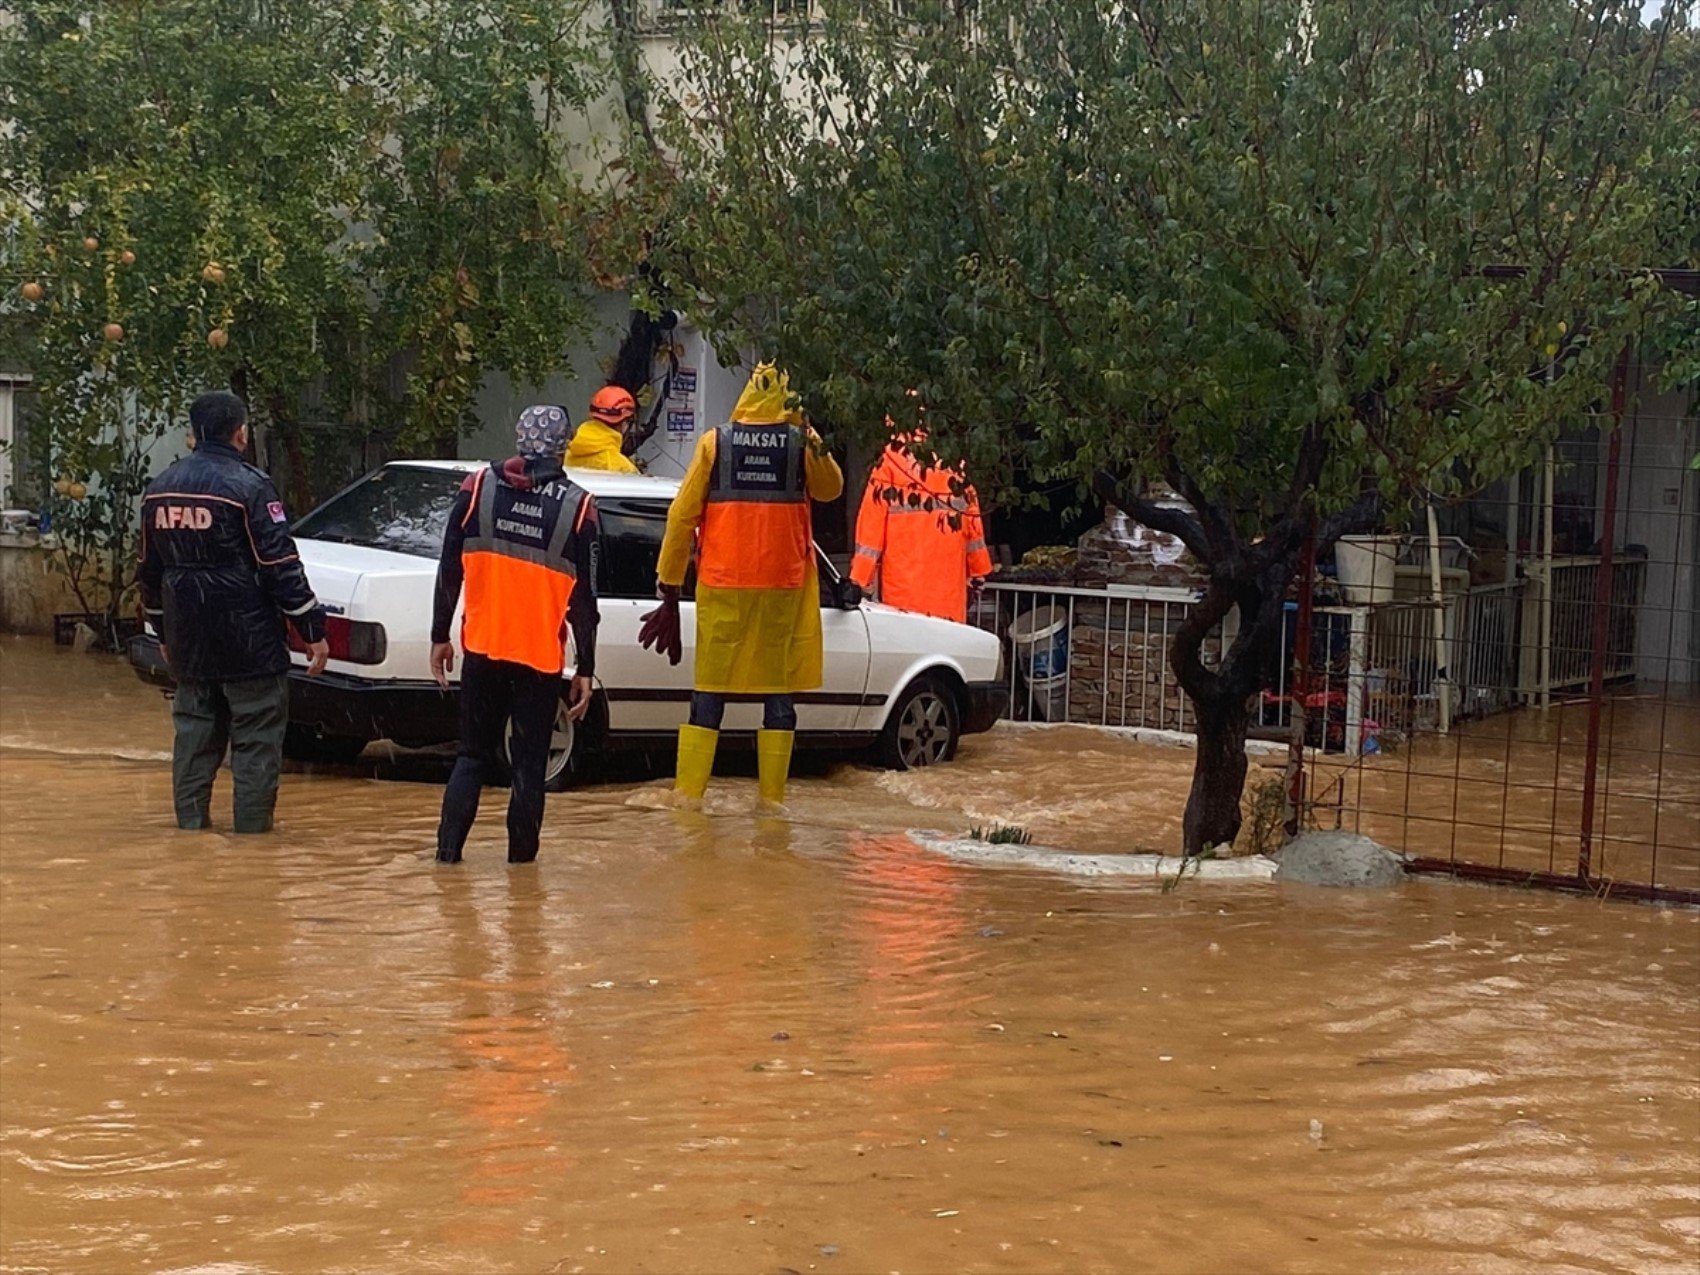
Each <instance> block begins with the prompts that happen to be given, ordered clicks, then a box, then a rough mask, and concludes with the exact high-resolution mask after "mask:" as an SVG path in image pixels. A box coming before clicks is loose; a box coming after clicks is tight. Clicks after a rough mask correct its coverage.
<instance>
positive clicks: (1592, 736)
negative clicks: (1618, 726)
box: [1576, 345, 1629, 881]
mask: <svg viewBox="0 0 1700 1275" xmlns="http://www.w3.org/2000/svg"><path fill="white" fill-rule="evenodd" d="M1628 381H1629V347H1628V346H1627V345H1625V346H1624V347H1623V350H1622V352H1621V353H1619V354H1618V356H1617V367H1616V369H1614V371H1613V373H1612V381H1611V443H1610V446H1609V447H1608V448H1607V451H1606V507H1605V513H1604V516H1603V518H1602V519H1601V522H1602V524H1603V525H1602V526H1601V528H1600V568H1599V572H1598V574H1596V576H1595V577H1594V641H1593V651H1592V653H1591V660H1590V664H1589V671H1588V751H1587V755H1586V757H1585V759H1584V760H1583V763H1582V834H1581V838H1580V840H1579V841H1578V842H1577V847H1576V875H1577V877H1578V878H1579V879H1581V880H1583V881H1586V880H1587V879H1588V875H1589V873H1590V871H1591V869H1592V867H1593V855H1594V794H1595V790H1596V788H1597V787H1598V785H1599V761H1600V706H1601V704H1602V703H1603V701H1604V700H1605V678H1606V638H1607V634H1608V633H1609V632H1610V628H1611V623H1610V622H1611V602H1612V591H1611V589H1612V581H1611V566H1612V539H1613V535H1614V533H1615V532H1616V530H1617V476H1618V466H1619V463H1620V461H1621V458H1622V455H1623V399H1624V394H1625V391H1626V388H1627V383H1628Z"/></svg>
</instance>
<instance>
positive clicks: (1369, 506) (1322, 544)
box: [1316, 491, 1383, 554]
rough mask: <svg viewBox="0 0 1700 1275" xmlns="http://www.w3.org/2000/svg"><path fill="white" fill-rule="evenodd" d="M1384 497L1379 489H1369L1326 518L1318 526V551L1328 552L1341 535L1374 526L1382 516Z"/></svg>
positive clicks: (1352, 533) (1366, 529)
mask: <svg viewBox="0 0 1700 1275" xmlns="http://www.w3.org/2000/svg"><path fill="white" fill-rule="evenodd" d="M1382 505H1383V502H1382V499H1381V493H1380V492H1379V491H1368V492H1365V493H1364V494H1363V495H1361V496H1359V497H1358V498H1357V500H1355V501H1353V502H1352V503H1351V504H1350V505H1348V506H1346V508H1344V509H1342V510H1341V511H1340V512H1339V513H1337V514H1334V515H1332V516H1331V517H1328V518H1324V519H1323V520H1322V521H1321V522H1320V523H1318V524H1317V528H1316V551H1317V553H1319V554H1320V553H1326V552H1327V551H1328V550H1329V549H1332V548H1333V547H1334V542H1335V541H1336V540H1338V539H1340V537H1341V536H1350V535H1355V534H1357V533H1359V532H1363V531H1369V530H1371V529H1372V528H1374V526H1375V524H1376V521H1377V520H1378V519H1379V518H1380V517H1381V510H1382Z"/></svg>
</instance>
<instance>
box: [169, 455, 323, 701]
mask: <svg viewBox="0 0 1700 1275" xmlns="http://www.w3.org/2000/svg"><path fill="white" fill-rule="evenodd" d="M141 541H142V564H141V569H140V572H139V573H138V579H139V582H140V584H141V589H142V607H143V609H144V610H145V611H146V612H147V617H148V620H149V622H150V623H151V624H153V626H154V627H155V628H156V629H158V630H159V632H160V635H161V637H162V638H163V639H164V641H165V646H166V651H167V655H168V659H169V662H170V664H171V671H172V673H173V674H174V675H175V676H177V677H178V678H180V679H183V680H186V681H191V682H230V681H239V680H241V679H243V678H250V677H268V676H273V675H275V674H278V673H283V672H286V671H287V670H288V668H289V646H288V640H287V636H286V630H285V627H284V625H285V622H286V620H287V622H288V623H290V624H293V625H294V626H295V629H296V631H297V632H298V633H299V634H300V635H301V637H302V638H303V639H304V640H306V641H308V642H317V641H319V640H320V639H321V638H323V637H324V635H325V613H324V609H323V608H322V607H321V606H320V605H319V600H318V599H317V598H316V597H314V596H313V590H312V588H311V586H309V585H308V583H307V573H306V572H305V571H303V570H302V568H301V558H300V555H299V554H298V553H296V551H295V540H294V537H292V536H291V535H290V534H289V515H288V514H287V513H285V512H284V508H283V501H281V500H280V499H278V494H277V489H276V488H275V487H273V486H272V480H271V479H270V478H268V477H267V476H266V474H265V471H264V470H260V469H256V468H254V466H252V465H250V464H248V463H247V462H245V461H244V460H243V459H242V456H241V454H240V453H239V452H237V450H236V449H235V448H234V447H231V446H230V445H229V444H226V443H202V444H201V445H200V446H199V447H197V448H196V449H195V450H194V451H193V452H191V453H190V454H189V455H187V456H185V457H184V458H183V459H182V460H180V461H178V462H177V463H176V464H174V465H172V466H171V467H170V468H169V469H167V470H166V471H165V472H164V473H163V474H161V475H160V476H159V477H158V478H156V479H154V480H153V482H151V483H149V484H148V490H147V494H146V495H145V496H143V497H142V530H141Z"/></svg>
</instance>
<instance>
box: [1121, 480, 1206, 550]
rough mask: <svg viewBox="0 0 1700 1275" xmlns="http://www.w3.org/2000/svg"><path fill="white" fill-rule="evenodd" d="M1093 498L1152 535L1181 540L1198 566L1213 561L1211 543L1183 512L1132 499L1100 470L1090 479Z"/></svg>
mask: <svg viewBox="0 0 1700 1275" xmlns="http://www.w3.org/2000/svg"><path fill="white" fill-rule="evenodd" d="M1092 494H1093V495H1095V496H1097V497H1098V499H1100V500H1102V501H1103V502H1104V503H1105V504H1108V505H1113V506H1115V507H1116V508H1117V509H1119V510H1121V511H1122V512H1123V513H1124V514H1126V515H1127V516H1128V517H1129V518H1132V519H1133V520H1134V521H1135V522H1138V523H1140V524H1142V525H1144V526H1147V527H1149V528H1151V530H1153V531H1161V532H1164V533H1166V534H1168V535H1171V536H1174V537H1176V538H1177V539H1179V540H1180V542H1181V543H1182V544H1184V545H1185V546H1186V547H1187V548H1188V549H1190V550H1192V553H1193V556H1194V557H1195V558H1197V559H1198V560H1199V561H1200V562H1203V563H1211V562H1214V561H1215V554H1214V553H1213V552H1212V550H1211V545H1210V540H1209V538H1208V537H1206V536H1205V534H1204V528H1203V527H1201V526H1199V524H1198V520H1197V519H1196V518H1194V517H1193V516H1192V515H1191V514H1189V513H1187V512H1186V510H1184V509H1169V508H1166V507H1165V506H1163V505H1159V504H1157V503H1156V502H1155V501H1151V500H1147V499H1146V498H1145V497H1143V496H1139V495H1135V494H1134V493H1133V492H1132V491H1130V490H1129V489H1128V488H1127V487H1126V486H1125V485H1124V484H1123V483H1121V482H1120V481H1119V480H1118V479H1116V478H1115V477H1114V476H1113V475H1111V474H1109V473H1107V472H1105V471H1104V470H1099V471H1098V472H1097V473H1096V474H1094V475H1093V476H1092Z"/></svg>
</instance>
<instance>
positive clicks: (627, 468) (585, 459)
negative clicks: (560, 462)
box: [566, 419, 638, 474]
mask: <svg viewBox="0 0 1700 1275" xmlns="http://www.w3.org/2000/svg"><path fill="white" fill-rule="evenodd" d="M624 442H625V440H624V438H622V437H621V434H620V431H619V430H617V429H615V428H614V427H613V426H612V425H604V424H603V423H602V422H601V421H599V420H594V419H592V420H586V421H583V422H581V423H580V424H579V427H578V429H577V430H576V431H575V432H574V434H573V441H572V442H570V443H568V444H567V459H566V468H568V469H607V470H612V471H613V472H614V473H616V474H635V473H637V472H638V467H637V466H636V465H634V464H632V462H631V460H630V458H629V457H627V456H626V454H625V452H624V451H622V450H621V447H622V445H623V444H624Z"/></svg>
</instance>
